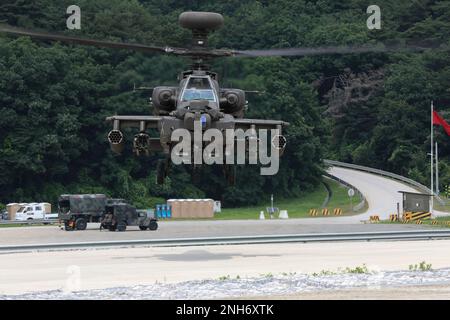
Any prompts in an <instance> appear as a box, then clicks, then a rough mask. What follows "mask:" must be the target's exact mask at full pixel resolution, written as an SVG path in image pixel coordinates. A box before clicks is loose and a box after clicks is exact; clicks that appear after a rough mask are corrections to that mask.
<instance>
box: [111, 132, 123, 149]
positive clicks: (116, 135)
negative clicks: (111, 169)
mask: <svg viewBox="0 0 450 320" xmlns="http://www.w3.org/2000/svg"><path fill="white" fill-rule="evenodd" d="M108 141H109V144H110V146H111V150H112V151H113V152H114V153H117V154H120V153H122V151H123V148H124V139H123V133H122V131H120V130H111V131H110V132H109V133H108Z"/></svg>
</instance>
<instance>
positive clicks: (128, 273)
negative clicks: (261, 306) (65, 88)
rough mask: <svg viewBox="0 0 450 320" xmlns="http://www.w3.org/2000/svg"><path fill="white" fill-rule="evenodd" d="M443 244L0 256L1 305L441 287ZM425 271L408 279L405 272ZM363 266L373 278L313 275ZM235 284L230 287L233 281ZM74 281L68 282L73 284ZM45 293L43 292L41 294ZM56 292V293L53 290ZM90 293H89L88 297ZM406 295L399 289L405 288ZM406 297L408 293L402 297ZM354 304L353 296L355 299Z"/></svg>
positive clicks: (448, 279)
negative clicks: (4, 301)
mask: <svg viewBox="0 0 450 320" xmlns="http://www.w3.org/2000/svg"><path fill="white" fill-rule="evenodd" d="M449 251H450V240H432V241H377V242H336V243H306V244H304V243H284V244H258V245H227V246H202V247H168V248H162V247H136V248H132V247H130V248H115V249H101V250H95V249H94V250H67V251H45V252H23V253H11V254H1V255H0V259H1V262H2V263H1V264H0V298H8V297H7V296H3V297H2V295H5V294H6V295H14V294H18V295H20V296H18V297H16V298H20V297H21V296H23V294H24V293H26V292H35V293H36V295H32V296H23V298H27V297H29V298H45V299H47V298H50V299H57V298H68V299H72V298H75V299H76V298H80V296H78V294H77V293H76V292H73V291H83V292H82V293H81V298H89V299H90V298H94V299H95V298H100V299H102V298H105V299H111V298H113V299H117V298H120V297H124V298H126V299H158V298H159V299H161V298H174V299H177V298H178V299H182V298H194V299H207V298H215V297H216V298H219V297H237V296H264V295H267V296H286V295H289V294H296V293H299V294H300V293H301V292H311V291H317V290H319V291H320V290H346V289H349V288H353V287H358V286H363V287H364V288H365V289H368V288H369V289H370V288H374V287H375V288H376V287H380V288H387V287H392V286H398V285H403V286H404V285H422V284H425V285H444V284H445V285H448V284H449V283H450V268H449V267H450V255H448V254H447V253H448V252H449ZM421 261H426V263H430V264H432V268H433V270H431V271H420V270H419V271H417V272H412V271H409V270H408V267H409V265H411V264H418V263H420V262H421ZM364 264H365V265H366V266H367V268H368V270H370V271H375V272H376V273H373V274H372V273H369V274H358V273H351V272H350V273H343V274H336V275H333V274H331V275H328V274H324V275H319V276H318V277H317V276H313V275H311V274H312V273H320V272H321V271H323V270H324V271H328V272H336V271H338V270H339V269H345V268H347V267H348V268H355V267H357V266H360V267H361V266H363V265H364ZM238 278H239V279H240V280H237V279H238ZM74 280H75V281H74ZM49 290H50V291H52V290H53V291H52V292H50V293H48V292H46V291H49ZM55 290H56V291H55ZM93 290H94V291H93ZM405 290H407V289H406V287H405ZM409 292H410V293H411V296H413V295H414V292H413V291H409ZM354 298H358V296H354Z"/></svg>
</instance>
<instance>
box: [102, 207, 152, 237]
mask: <svg viewBox="0 0 450 320" xmlns="http://www.w3.org/2000/svg"><path fill="white" fill-rule="evenodd" d="M127 226H139V229H141V230H147V229H148V230H156V229H158V222H157V219H156V218H155V216H154V214H153V213H152V212H147V211H146V210H137V209H136V208H135V207H133V206H131V205H129V204H127V203H110V204H107V205H106V210H105V214H104V215H103V216H102V218H101V219H100V229H108V230H109V231H116V230H117V231H125V230H126V229H127Z"/></svg>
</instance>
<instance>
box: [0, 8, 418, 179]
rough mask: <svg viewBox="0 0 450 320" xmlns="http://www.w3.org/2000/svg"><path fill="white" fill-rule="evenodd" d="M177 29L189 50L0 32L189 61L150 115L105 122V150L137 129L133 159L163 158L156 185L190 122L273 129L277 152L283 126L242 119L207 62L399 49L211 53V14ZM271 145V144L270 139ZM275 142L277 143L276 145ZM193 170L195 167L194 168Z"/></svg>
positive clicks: (228, 168) (237, 96)
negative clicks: (176, 134)
mask: <svg viewBox="0 0 450 320" xmlns="http://www.w3.org/2000/svg"><path fill="white" fill-rule="evenodd" d="M179 23H180V25H181V26H182V27H184V28H187V29H190V30H191V31H192V35H193V37H192V44H191V47H190V48H179V47H169V46H165V47H158V46H149V45H141V44H134V43H121V42H109V41H99V40H93V39H85V38H78V37H72V36H65V35H58V34H50V33H40V32H35V31H28V30H23V29H17V28H14V27H9V26H0V32H5V33H9V34H14V35H19V36H20V35H23V36H30V37H32V38H37V39H43V40H53V41H61V42H68V43H76V44H82V45H92V46H99V47H107V48H115V49H131V50H136V51H143V52H159V53H166V54H170V55H176V56H182V57H189V58H191V59H192V65H191V68H190V70H187V71H183V72H182V73H181V74H180V76H179V79H178V80H179V81H180V82H179V85H178V86H177V87H169V86H161V87H155V88H153V93H152V105H153V115H139V116H138V115H115V116H111V117H108V118H107V119H106V120H107V121H109V122H111V123H112V126H113V129H112V130H111V131H110V132H109V134H108V140H109V143H110V145H111V148H112V150H113V151H114V152H116V153H121V152H122V150H123V147H124V142H125V139H124V134H123V132H122V130H123V129H125V128H135V129H138V133H137V134H136V135H135V136H134V140H133V151H134V152H135V153H136V154H137V155H141V154H149V152H150V151H154V152H161V151H162V152H163V153H164V154H165V155H166V159H165V160H163V161H159V162H158V168H157V182H158V183H163V182H164V178H165V177H166V176H167V175H168V172H169V167H170V162H171V161H170V153H171V150H172V148H173V147H174V145H175V143H173V142H172V141H171V134H172V132H173V131H174V130H176V129H179V128H184V129H188V130H190V131H193V129H194V123H195V122H196V121H197V122H201V124H202V129H203V130H205V129H207V128H216V129H219V130H222V131H224V130H226V129H232V130H236V129H243V130H248V129H250V130H253V132H257V130H258V129H276V130H277V132H278V133H279V136H278V137H279V139H280V140H281V141H279V140H278V139H277V141H275V144H276V148H277V149H278V150H280V153H282V152H283V150H284V146H285V142H286V141H285V139H284V137H283V136H281V131H282V128H283V127H285V126H287V125H288V123H287V122H284V121H280V120H263V119H246V118H244V112H245V110H246V105H247V102H246V98H245V91H243V90H240V89H234V88H221V87H220V86H219V82H218V74H217V73H215V72H212V71H211V70H210V69H209V66H208V64H207V63H208V62H209V61H210V60H211V59H213V58H220V57H252V56H253V57H255V56H310V55H320V54H342V53H364V52H385V51H397V50H402V49H404V48H403V46H400V47H399V46H397V45H394V46H383V45H382V46H373V45H372V46H371V45H369V46H359V47H355V46H350V47H349V46H343V47H318V48H285V49H268V50H230V49H212V48H208V46H207V38H208V34H209V33H210V32H212V31H214V30H216V29H218V28H220V27H221V26H222V24H223V17H222V15H220V14H218V13H212V12H184V13H182V14H181V15H180V16H179ZM407 49H408V50H421V49H422V48H421V47H416V46H412V47H411V46H410V47H408V48H407ZM149 129H157V130H158V132H159V137H158V138H152V137H150V135H149V133H148V130H149ZM272 143H273V141H272ZM280 143H281V144H280ZM223 167H224V173H225V177H226V178H227V180H228V181H229V182H230V183H234V180H235V167H234V166H232V165H225V164H224V165H223ZM194 168H195V165H194Z"/></svg>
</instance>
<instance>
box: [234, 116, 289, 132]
mask: <svg viewBox="0 0 450 320" xmlns="http://www.w3.org/2000/svg"><path fill="white" fill-rule="evenodd" d="M288 125H289V123H288V122H284V121H281V120H263V119H234V127H235V129H243V130H247V129H250V128H251V127H252V126H255V129H256V130H258V129H279V130H280V132H281V129H282V128H283V127H287V126H288Z"/></svg>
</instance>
